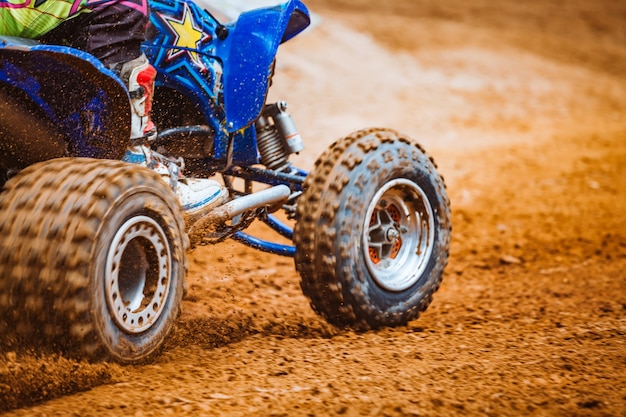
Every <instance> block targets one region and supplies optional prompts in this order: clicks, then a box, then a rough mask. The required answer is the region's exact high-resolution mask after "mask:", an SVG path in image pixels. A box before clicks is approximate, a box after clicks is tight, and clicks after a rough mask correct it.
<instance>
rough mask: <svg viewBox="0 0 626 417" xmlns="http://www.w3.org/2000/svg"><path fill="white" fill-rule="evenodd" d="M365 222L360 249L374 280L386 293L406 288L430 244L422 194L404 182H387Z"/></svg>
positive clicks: (429, 212)
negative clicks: (364, 254)
mask: <svg viewBox="0 0 626 417" xmlns="http://www.w3.org/2000/svg"><path fill="white" fill-rule="evenodd" d="M366 219H367V221H368V224H367V225H368V227H367V228H366V232H365V233H364V236H363V247H364V248H365V252H366V256H365V258H366V263H367V267H368V269H369V271H370V273H371V274H372V276H373V278H374V280H375V281H376V282H377V283H378V285H380V286H381V287H382V288H384V289H386V290H389V291H404V290H406V289H408V288H410V287H411V286H412V285H414V284H415V283H416V282H417V280H419V277H420V276H421V274H422V272H423V270H424V269H425V268H426V264H427V262H428V259H429V258H430V254H431V252H432V247H433V243H434V227H435V226H434V216H433V213H432V209H431V207H430V205H429V204H428V199H427V197H426V195H425V193H424V191H423V190H422V189H421V188H419V187H418V186H417V184H415V183H414V182H412V181H409V180H406V179H396V180H393V181H390V182H388V183H387V184H385V186H384V187H383V188H381V189H380V190H379V191H378V192H377V193H376V195H375V196H374V198H373V199H372V202H371V203H370V205H369V207H368V210H367V214H366Z"/></svg>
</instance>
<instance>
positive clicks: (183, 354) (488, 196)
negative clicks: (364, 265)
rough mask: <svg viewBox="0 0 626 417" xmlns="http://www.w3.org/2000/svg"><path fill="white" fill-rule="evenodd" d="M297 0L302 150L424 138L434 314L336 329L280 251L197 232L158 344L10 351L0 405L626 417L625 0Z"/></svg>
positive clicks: (1, 376)
mask: <svg viewBox="0 0 626 417" xmlns="http://www.w3.org/2000/svg"><path fill="white" fill-rule="evenodd" d="M383 4H384V7H383V6H382V5H383ZM308 5H309V6H310V8H311V9H312V10H313V11H314V12H316V13H317V15H318V16H321V19H322V20H321V23H320V24H319V25H317V26H316V28H315V29H313V30H311V31H310V33H308V34H305V35H302V36H301V37H299V38H296V39H295V40H293V41H291V42H289V43H288V44H286V45H285V46H284V48H283V49H282V50H281V52H280V54H279V61H278V63H279V64H278V67H277V72H278V75H277V76H276V78H275V80H274V87H273V91H272V93H271V95H272V97H274V98H281V99H285V100H287V101H288V102H289V104H290V110H291V112H292V114H293V116H294V118H295V120H296V122H297V123H298V125H299V127H300V130H301V133H302V134H303V136H304V138H305V141H306V145H307V150H306V152H304V153H303V154H302V155H300V156H298V158H297V159H298V162H299V163H300V164H301V165H303V166H304V167H306V168H308V167H311V166H312V164H313V161H314V160H315V158H316V156H317V155H319V154H320V153H321V151H322V150H323V149H324V148H325V147H326V146H328V145H329V144H330V143H331V142H332V141H333V140H334V139H336V138H338V137H340V136H342V135H345V134H348V133H349V132H350V131H352V130H355V129H358V128H363V127H368V126H387V127H393V128H396V129H398V130H401V131H403V132H405V133H407V134H409V135H411V136H413V137H414V138H416V139H417V140H418V141H419V142H421V143H422V144H423V145H424V147H425V148H426V149H427V150H428V151H429V152H430V154H431V155H432V156H434V158H435V160H436V161H437V163H438V165H439V170H440V172H441V173H442V175H443V176H444V177H445V178H446V182H447V184H448V191H449V195H450V199H451V202H452V209H453V234H452V236H453V241H452V247H451V258H450V262H449V265H448V268H447V270H446V274H445V278H444V281H443V285H442V287H441V289H440V290H439V292H438V293H436V294H435V298H434V301H433V303H432V305H431V306H430V308H429V309H428V311H427V312H426V313H424V314H423V315H422V317H420V319H419V320H416V321H414V322H411V323H410V324H409V325H408V326H407V327H401V328H395V329H384V330H380V331H372V332H366V333H354V332H350V331H341V330H337V329H335V328H332V327H331V326H329V325H328V324H326V323H325V322H324V321H323V320H322V319H320V318H319V317H317V316H316V315H315V314H314V313H313V312H312V310H311V309H310V308H309V306H308V303H307V300H306V299H305V298H304V296H303V295H302V294H301V292H300V289H299V284H298V281H299V278H298V276H297V274H296V272H295V269H294V265H293V261H292V260H291V259H288V258H281V257H278V256H273V255H268V254H264V253H260V252H257V251H254V250H252V249H248V248H246V247H243V246H241V245H239V244H237V243H233V242H227V243H223V244H219V245H217V246H214V247H201V248H198V249H196V250H195V251H194V252H193V253H192V254H191V255H190V272H189V276H188V281H189V284H190V289H189V296H188V298H187V300H185V303H184V313H183V316H182V318H181V321H180V326H179V328H178V330H177V332H176V334H175V335H174V336H173V337H172V338H171V340H169V341H168V343H167V346H166V349H165V351H164V353H163V355H162V356H161V357H160V358H159V359H158V360H157V361H156V362H154V363H152V364H148V365H144V366H137V367H121V366H119V365H115V364H107V363H103V364H87V363H77V362H74V361H72V360H70V359H66V358H63V357H61V356H58V355H54V354H47V353H39V352H38V353H33V352H30V351H27V350H24V349H20V347H19V346H12V347H11V348H4V350H1V351H0V410H3V409H4V410H10V411H7V414H6V415H7V416H27V415H28V416H31V415H42V416H47V415H50V416H52V415H80V416H88V415H94V416H95V415H97V416H118V415H130V416H156V415H180V416H185V415H187V416H197V415H241V416H243V415H245V416H249V415H263V416H266V415H274V416H281V415H284V416H286V415H290V416H291V415H306V416H313V415H316V416H323V415H347V416H362V415H366V416H367V415H369V416H439V415H463V416H466V415H489V416H491V415H493V416H506V415H511V416H517V415H535V416H548V415H560V416H620V415H621V416H626V337H625V335H626V319H625V317H626V314H625V313H626V272H624V271H626V221H625V220H624V218H625V213H626V197H625V195H626V78H624V68H626V31H625V29H624V28H625V27H624V22H626V3H625V2H623V1H614V0H599V1H594V2H583V1H574V2H566V3H563V2H557V1H556V0H530V1H526V2H516V1H513V0H503V1H499V2H492V1H487V0H472V1H471V2H463V1H460V0H443V1H426V0H395V1H394V2H389V3H382V2H375V1H373V0H333V1H331V0H311V1H310V2H308ZM255 230H256V232H257V233H260V234H261V235H263V236H269V234H268V232H267V231H266V230H265V229H263V228H262V227H255Z"/></svg>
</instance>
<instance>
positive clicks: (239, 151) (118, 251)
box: [0, 0, 451, 363]
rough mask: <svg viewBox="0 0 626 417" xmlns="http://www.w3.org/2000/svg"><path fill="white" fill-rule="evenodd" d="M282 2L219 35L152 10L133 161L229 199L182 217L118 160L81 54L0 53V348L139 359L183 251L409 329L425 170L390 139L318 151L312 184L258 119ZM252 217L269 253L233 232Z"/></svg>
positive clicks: (281, 112)
mask: <svg viewBox="0 0 626 417" xmlns="http://www.w3.org/2000/svg"><path fill="white" fill-rule="evenodd" d="M309 22H310V17H309V12H308V10H307V8H306V7H305V5H304V4H303V3H302V2H301V1H300V0H287V1H285V2H284V3H282V4H279V5H276V6H273V7H267V8H260V9H255V10H251V11H247V12H244V13H242V14H241V15H240V16H239V18H238V19H237V20H236V21H233V22H229V23H222V22H220V21H218V20H217V19H216V18H215V17H214V16H213V14H211V13H210V12H209V11H207V10H206V9H203V8H202V7H201V6H200V5H199V4H198V3H193V2H191V1H188V0H153V1H152V2H151V25H150V28H149V36H148V40H147V41H146V43H145V44H144V46H143V50H144V52H145V54H146V55H147V56H148V58H149V59H150V61H151V63H152V64H153V65H154V67H155V68H156V69H157V71H158V75H157V82H156V89H155V98H154V104H153V119H154V121H155V123H156V125H157V126H158V128H159V135H158V137H157V139H156V141H155V142H154V143H152V144H151V147H153V148H158V149H159V150H160V152H162V153H164V154H166V155H168V157H171V158H182V160H184V163H185V173H186V174H187V176H196V177H205V178H208V177H212V176H216V175H217V176H218V177H220V178H221V180H222V181H223V184H224V185H225V187H227V189H228V194H229V197H228V199H227V201H226V202H225V203H224V204H222V205H220V206H218V207H217V208H215V209H213V211H211V212H210V213H209V214H207V215H206V216H204V217H202V218H200V219H186V218H185V217H184V216H183V213H182V210H181V207H180V204H179V202H178V200H177V198H176V195H175V194H174V192H173V191H172V189H171V187H170V185H169V184H168V183H166V182H165V181H163V179H162V178H161V177H160V176H159V175H157V174H156V173H154V172H152V171H151V170H149V169H147V168H145V167H142V166H139V165H133V164H130V163H126V162H122V161H121V160H120V159H121V157H122V155H123V154H124V152H125V150H126V149H127V147H128V146H129V136H130V118H131V117H130V103H129V93H128V91H127V90H126V88H125V87H124V84H123V83H122V82H121V81H120V79H118V78H117V77H116V75H115V74H114V73H112V72H111V71H109V70H108V69H107V68H105V67H104V66H103V65H102V64H101V63H100V62H99V61H98V60H97V59H95V58H94V57H93V56H91V55H89V54H87V53H85V52H82V51H79V50H75V49H72V48H69V47H65V46H61V45H46V44H41V43H38V42H34V41H31V40H24V39H18V38H9V37H3V38H0V114H1V118H0V171H1V172H0V174H1V177H2V182H3V183H4V188H3V190H2V192H1V193H0V332H2V333H3V334H6V335H9V334H10V335H17V337H24V338H32V337H36V338H38V339H39V338H42V339H43V340H46V341H50V343H55V344H57V345H58V346H59V348H62V349H64V350H65V351H67V352H71V353H73V354H74V355H76V356H79V357H86V358H88V359H101V358H104V359H112V360H116V361H119V362H122V363H137V362H140V361H144V360H146V359H147V358H150V357H152V356H153V355H154V354H155V353H156V352H158V351H159V348H160V347H162V345H163V342H164V340H165V339H166V338H167V336H168V334H169V333H170V331H171V330H172V328H173V326H174V324H175V322H176V320H177V317H178V315H179V313H180V310H181V303H182V298H183V293H184V280H185V274H186V271H187V258H186V252H187V251H188V250H190V249H191V248H193V247H195V246H196V245H198V244H214V243H217V242H220V241H223V240H224V239H235V240H237V241H239V242H242V243H244V244H246V245H249V246H251V247H253V248H256V249H259V250H262V251H267V252H271V253H274V254H277V255H282V256H289V257H293V258H294V261H295V267H296V269H297V270H298V272H299V273H300V275H301V277H302V281H301V287H302V290H303V292H304V294H305V295H306V296H307V297H308V298H309V299H310V302H311V306H312V308H313V309H314V310H315V311H316V312H317V313H319V314H320V315H322V316H323V317H325V318H326V319H327V320H328V321H329V322H330V323H332V324H334V325H336V326H340V327H350V328H354V329H358V330H367V329H372V328H377V327H381V326H397V325H403V324H405V323H407V322H408V321H410V320H413V319H415V318H417V317H418V315H419V313H420V312H421V311H424V310H425V309H426V308H427V307H428V305H429V304H430V302H431V300H432V296H433V293H434V292H435V291H436V290H437V289H438V288H439V285H440V282H441V279H442V274H443V270H444V267H445V265H446V262H447V257H448V247H449V241H450V230H451V226H450V210H449V201H448V198H447V196H446V192H445V186H444V183H443V180H442V178H441V177H440V176H439V175H438V173H437V171H436V169H435V164H434V162H433V160H432V159H431V158H430V157H429V156H427V155H426V153H425V152H424V151H423V150H422V148H421V147H420V146H419V145H418V144H416V143H414V142H413V141H412V140H410V139H409V138H407V137H406V136H404V135H402V134H400V133H397V132H396V131H394V130H389V129H367V130H361V131H357V132H355V133H352V134H350V135H348V136H346V137H344V138H341V139H339V140H338V141H336V142H335V143H334V144H333V145H332V146H330V147H329V148H328V149H327V150H326V151H325V152H324V153H323V154H322V155H321V156H319V159H318V160H317V162H316V163H315V167H314V168H313V170H312V171H311V172H308V173H307V172H305V171H303V170H302V169H299V168H296V167H294V166H293V164H292V163H291V162H290V160H289V158H290V155H291V154H293V153H298V152H300V151H302V150H303V141H302V139H301V137H300V135H299V134H298V131H297V129H296V128H295V124H294V122H293V120H292V118H291V117H290V115H289V113H288V112H287V110H286V108H287V107H286V104H285V103H284V102H277V103H267V102H266V96H267V90H268V86H269V84H270V80H271V77H272V74H273V70H274V60H275V56H276V51H277V49H278V47H279V45H280V44H281V43H283V42H286V41H287V40H289V39H291V38H293V37H294V36H296V35H297V34H298V33H300V32H301V31H302V30H304V29H305V28H306V27H307V26H308V25H309ZM254 220H259V221H262V222H265V223H266V224H268V225H269V226H270V227H271V228H272V229H273V230H274V231H276V233H277V235H280V236H282V237H286V238H288V239H290V240H291V241H292V242H293V243H292V244H281V243H276V242H272V241H267V240H263V239H259V238H258V237H254V236H252V235H251V234H249V233H246V229H247V227H248V226H249V225H250V224H251V223H252V222H253V221H254Z"/></svg>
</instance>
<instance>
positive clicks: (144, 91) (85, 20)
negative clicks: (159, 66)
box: [46, 0, 226, 217]
mask: <svg viewBox="0 0 626 417" xmlns="http://www.w3.org/2000/svg"><path fill="white" fill-rule="evenodd" d="M94 4H96V6H94V7H93V8H92V9H91V11H90V12H89V13H85V14H82V15H80V16H77V17H75V18H73V19H70V20H68V21H66V22H64V23H63V24H61V25H60V26H59V27H57V28H56V29H54V30H53V31H52V32H50V33H49V34H47V35H46V41H47V42H50V43H57V42H60V41H63V42H65V43H67V42H69V44H70V46H73V47H75V48H78V49H82V50H85V51H87V52H89V53H91V54H93V55H94V56H95V57H96V58H98V59H100V60H101V61H102V62H103V63H104V64H105V65H107V66H108V67H109V68H111V69H113V71H114V72H116V73H117V74H118V76H120V78H121V79H122V80H123V81H124V83H125V84H126V86H127V87H128V91H129V95H130V99H131V114H132V116H131V118H132V120H131V139H140V138H144V139H145V140H144V141H143V142H144V143H143V144H142V145H135V146H131V147H130V148H129V149H128V151H127V152H126V155H125V156H124V160H126V161H128V162H133V163H139V164H144V165H145V166H147V167H149V168H151V169H153V170H155V171H157V172H158V173H159V174H161V175H162V176H163V178H164V180H166V181H168V182H169V183H170V184H171V185H172V188H173V189H174V190H175V191H176V193H177V195H178V197H179V198H180V202H181V205H182V207H183V210H184V212H185V214H186V215H187V216H188V217H189V216H195V215H200V214H202V213H204V212H205V211H207V210H209V209H210V208H212V207H213V206H215V205H217V204H219V203H220V202H222V201H223V200H224V199H225V197H226V191H225V188H224V187H222V186H221V184H219V183H218V182H216V181H213V180H209V179H190V178H183V177H179V169H178V167H177V166H176V165H175V164H173V163H169V161H167V159H166V158H164V157H161V156H160V155H158V154H157V153H156V152H154V151H153V150H151V149H150V147H149V141H150V139H153V138H154V137H156V129H155V127H154V124H153V123H152V121H151V119H150V112H151V109H152V95H153V92H154V77H155V75H156V71H155V70H154V68H153V67H152V66H151V65H150V63H149V62H148V60H147V58H146V57H145V55H143V54H141V42H143V40H144V39H145V34H146V28H147V24H148V19H149V18H148V4H147V0H140V1H137V2H134V3H133V7H129V6H128V5H127V3H125V2H122V1H115V0H113V1H110V2H106V3H94ZM97 4H101V5H102V4H103V5H104V6H97ZM87 7H90V6H89V4H88V5H87Z"/></svg>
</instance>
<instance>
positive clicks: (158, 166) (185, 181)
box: [119, 55, 227, 222]
mask: <svg viewBox="0 0 626 417" xmlns="http://www.w3.org/2000/svg"><path fill="white" fill-rule="evenodd" d="M119 75H120V78H121V79H122V80H123V81H124V82H126V85H127V86H128V91H129V93H130V101H131V114H132V123H131V140H133V141H134V142H135V145H133V146H131V147H129V148H128V150H127V151H126V154H125V155H124V157H123V158H122V160H124V161H126V162H131V163H136V164H141V165H144V166H146V167H148V168H150V169H152V170H154V171H156V172H157V173H158V174H160V175H161V176H162V177H163V179H164V180H165V181H167V182H168V183H169V184H170V185H171V186H172V189H173V190H174V191H175V192H176V194H177V195H178V198H179V200H180V204H181V206H182V209H183V213H184V215H185V220H186V222H193V221H195V220H196V219H197V218H199V217H201V216H202V215H204V214H205V213H206V212H208V211H210V210H211V209H212V208H214V207H215V206H217V205H219V204H220V203H222V202H224V201H225V199H226V197H227V191H226V189H225V188H224V187H223V186H222V185H221V184H220V183H219V182H217V181H214V180H210V179H206V178H185V177H184V176H183V175H182V174H181V172H180V171H181V169H182V165H183V164H182V160H178V161H172V160H170V159H168V158H166V157H164V156H163V155H160V154H159V153H157V152H155V151H154V150H153V149H150V146H149V143H150V141H151V140H154V139H155V138H156V127H155V126H154V123H152V120H151V119H150V111H151V109H152V95H153V93H154V79H155V76H156V70H155V69H154V67H152V65H150V63H149V62H148V59H147V58H146V56H145V55H141V56H140V57H139V58H136V59H134V60H132V61H129V62H126V63H124V64H123V65H122V66H121V68H119ZM142 139H143V140H142Z"/></svg>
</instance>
